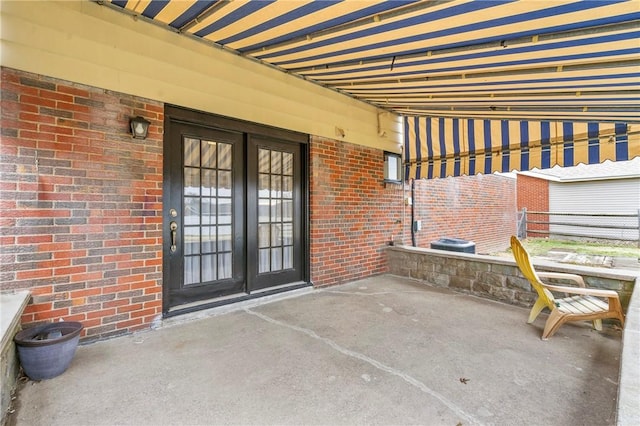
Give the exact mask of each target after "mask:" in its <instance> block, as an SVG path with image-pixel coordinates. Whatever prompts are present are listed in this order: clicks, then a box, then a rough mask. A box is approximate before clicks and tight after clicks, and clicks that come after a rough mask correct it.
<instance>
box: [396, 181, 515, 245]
mask: <svg viewBox="0 0 640 426" xmlns="http://www.w3.org/2000/svg"><path fill="white" fill-rule="evenodd" d="M515 191H516V182H515V179H513V178H510V177H506V176H500V175H476V176H460V177H455V178H446V179H431V180H419V181H416V191H415V192H416V194H415V198H414V200H413V202H414V203H415V215H416V220H421V221H422V230H421V231H417V232H416V243H417V244H416V245H417V246H418V247H425V248H429V247H430V245H431V241H434V240H437V239H438V238H441V237H451V238H462V239H464V240H469V241H473V242H475V243H476V253H483V254H490V253H494V252H497V251H502V250H504V249H505V248H507V247H509V237H510V236H511V235H513V234H515V232H516V221H517V219H516V202H515V197H516V195H515ZM406 211H407V217H409V218H410V215H411V211H410V208H409V207H406ZM409 221H410V219H409V220H408V222H409ZM407 232H410V229H407ZM407 235H409V234H407ZM408 241H409V242H410V241H411V240H410V237H408Z"/></svg>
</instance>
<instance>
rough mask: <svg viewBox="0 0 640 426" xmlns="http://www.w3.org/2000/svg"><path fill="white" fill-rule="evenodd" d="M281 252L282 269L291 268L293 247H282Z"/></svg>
mask: <svg viewBox="0 0 640 426" xmlns="http://www.w3.org/2000/svg"><path fill="white" fill-rule="evenodd" d="M282 251H283V253H282V269H291V268H293V247H283V248H282Z"/></svg>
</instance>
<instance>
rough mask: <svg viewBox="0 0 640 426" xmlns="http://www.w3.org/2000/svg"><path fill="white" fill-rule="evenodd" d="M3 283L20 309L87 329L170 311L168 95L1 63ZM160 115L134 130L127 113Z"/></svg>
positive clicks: (128, 326) (102, 329)
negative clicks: (165, 185)
mask: <svg viewBox="0 0 640 426" xmlns="http://www.w3.org/2000/svg"><path fill="white" fill-rule="evenodd" d="M1 74H2V117H1V120H2V122H1V127H2V144H1V147H0V153H1V155H2V163H1V167H2V169H1V170H0V173H1V175H0V203H1V204H0V205H1V209H0V221H1V226H2V236H1V238H2V240H1V258H0V274H1V275H0V290H14V289H16V290H17V289H30V290H31V292H32V295H33V299H32V301H31V303H30V304H29V306H28V307H27V309H26V311H25V314H24V316H23V318H22V322H23V324H26V325H29V324H32V323H38V322H43V321H48V320H52V319H55V320H57V319H59V318H61V319H63V320H69V321H81V322H82V323H83V324H84V326H85V330H84V332H83V333H84V338H85V339H88V338H97V337H109V336H112V335H118V334H124V333H127V332H130V331H133V330H136V329H140V328H146V327H149V324H150V322H151V321H152V320H153V319H154V318H156V317H157V315H159V314H160V313H161V309H162V306H161V305H162V301H161V299H162V298H161V294H162V293H161V289H162V287H161V285H162V283H161V265H162V257H161V255H162V250H161V222H162V215H161V209H162V204H161V203H162V129H161V125H162V121H163V106H162V104H160V103H157V102H152V101H147V100H141V99H139V98H134V97H132V96H127V95H123V94H119V93H114V92H110V91H106V90H101V89H96V88H92V87H88V86H82V85H78V84H73V83H69V82H64V81H60V80H56V79H53V78H48V77H42V76H39V75H34V74H28V73H24V72H20V71H16V70H12V69H7V68H2V70H1ZM136 115H142V116H144V117H145V118H146V119H148V120H150V121H151V122H152V125H151V128H150V135H149V137H148V138H147V139H146V140H133V139H132V138H131V136H130V134H129V133H128V126H129V124H128V121H129V117H131V116H136Z"/></svg>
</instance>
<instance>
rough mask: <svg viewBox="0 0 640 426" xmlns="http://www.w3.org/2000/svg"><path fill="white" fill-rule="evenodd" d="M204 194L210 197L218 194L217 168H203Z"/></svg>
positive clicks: (202, 188)
mask: <svg viewBox="0 0 640 426" xmlns="http://www.w3.org/2000/svg"><path fill="white" fill-rule="evenodd" d="M201 190H202V196H203V197H210V196H212V195H213V196H215V195H216V172H215V170H208V169H203V170H202V187H201Z"/></svg>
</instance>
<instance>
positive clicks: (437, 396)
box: [244, 308, 482, 424]
mask: <svg viewBox="0 0 640 426" xmlns="http://www.w3.org/2000/svg"><path fill="white" fill-rule="evenodd" d="M244 311H245V312H246V313H248V314H250V315H254V316H257V317H258V318H260V319H262V320H264V321H266V322H269V323H271V324H275V325H278V326H281V327H285V328H288V329H291V330H294V331H297V332H299V333H304V334H306V335H307V336H309V337H311V338H313V339H315V340H319V341H321V342H322V343H324V344H326V345H327V346H329V347H331V348H333V349H335V350H336V351H338V352H340V353H341V354H343V355H346V356H349V357H351V358H355V359H359V360H360V361H363V362H366V363H367V364H369V365H371V366H373V367H375V368H377V369H378V370H381V371H384V372H386V373H388V374H391V375H393V376H396V377H399V378H400V379H402V380H404V381H405V382H407V383H409V384H410V385H412V386H414V387H416V388H418V389H419V390H420V391H422V392H424V393H426V394H428V395H430V396H432V397H434V398H435V399H437V400H438V401H440V402H441V403H442V404H444V405H445V406H446V407H447V408H449V409H450V410H451V411H453V412H454V413H455V414H456V415H458V416H460V417H462V418H464V419H465V420H466V421H467V422H468V423H471V424H482V422H480V421H479V420H477V419H476V418H475V417H473V416H472V415H471V414H469V413H467V412H465V411H464V410H463V409H462V408H460V407H458V406H457V405H456V404H455V403H453V402H452V401H449V400H448V399H447V398H446V397H444V396H443V395H440V394H439V393H438V392H436V391H434V390H433V389H431V388H430V387H429V386H427V385H426V384H424V383H422V382H421V381H420V380H418V379H416V378H414V377H411V376H410V375H408V374H406V373H403V372H402V371H399V370H397V369H395V368H393V367H390V366H388V365H385V364H383V363H381V362H380V361H376V360H375V359H373V358H370V357H368V356H366V355H364V354H361V353H359V352H355V351H352V350H350V349H347V348H344V347H342V346H340V345H339V344H337V343H336V342H334V341H333V340H331V339H328V338H326V337H322V336H320V335H318V334H317V333H316V332H315V331H313V330H309V329H307V328H304V327H298V326H296V325H293V324H288V323H286V322H283V321H279V320H277V319H275V318H271V317H269V316H267V315H264V314H261V313H259V312H255V311H252V310H251V309H249V308H245V309H244Z"/></svg>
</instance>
